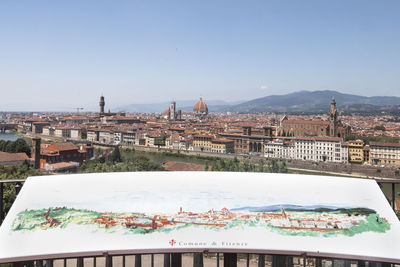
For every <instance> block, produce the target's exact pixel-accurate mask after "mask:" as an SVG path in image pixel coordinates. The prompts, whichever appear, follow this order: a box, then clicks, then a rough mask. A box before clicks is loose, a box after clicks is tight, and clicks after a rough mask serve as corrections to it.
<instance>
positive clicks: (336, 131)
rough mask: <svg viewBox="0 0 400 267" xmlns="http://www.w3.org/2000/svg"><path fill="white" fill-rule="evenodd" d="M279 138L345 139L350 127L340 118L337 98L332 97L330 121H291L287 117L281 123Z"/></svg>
mask: <svg viewBox="0 0 400 267" xmlns="http://www.w3.org/2000/svg"><path fill="white" fill-rule="evenodd" d="M277 133H278V136H288V137H305V136H330V137H341V138H345V137H346V136H347V135H348V134H350V127H349V126H347V125H344V124H343V123H342V122H341V121H340V120H339V118H338V112H337V109H336V101H335V98H334V97H332V102H331V108H330V114H329V120H328V121H323V120H289V119H288V117H287V116H286V115H285V116H284V117H283V118H282V119H281V120H280V123H279V129H278V131H277Z"/></svg>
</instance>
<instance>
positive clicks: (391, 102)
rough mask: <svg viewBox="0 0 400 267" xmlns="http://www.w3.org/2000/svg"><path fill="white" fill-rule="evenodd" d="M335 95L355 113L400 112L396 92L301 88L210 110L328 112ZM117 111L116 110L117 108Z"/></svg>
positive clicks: (157, 109) (154, 109)
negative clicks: (378, 93) (369, 93)
mask: <svg viewBox="0 0 400 267" xmlns="http://www.w3.org/2000/svg"><path fill="white" fill-rule="evenodd" d="M332 96H334V97H335V99H336V104H337V107H338V109H339V111H340V112H343V113H346V112H349V113H352V112H360V113H369V114H374V113H382V112H387V113H396V112H397V113H400V97H395V96H372V97H367V96H360V95H352V94H343V93H340V92H337V91H330V90H325V91H299V92H294V93H290V94H285V95H270V96H266V97H261V98H256V99H253V100H250V101H237V102H226V101H222V100H207V99H205V102H206V104H207V106H208V110H209V112H227V111H230V112H239V113H258V112H277V113H283V112H288V113H327V112H328V111H329V107H330V103H331V100H332ZM197 101H198V99H196V100H176V101H175V102H176V106H177V110H178V109H181V110H182V111H184V112H190V111H192V110H193V106H194V104H195V103H196V102H197ZM169 104H170V102H159V103H149V104H131V105H127V106H122V107H119V108H117V109H115V111H124V112H147V113H161V112H163V111H164V110H166V109H168V107H169ZM113 111H114V110H113Z"/></svg>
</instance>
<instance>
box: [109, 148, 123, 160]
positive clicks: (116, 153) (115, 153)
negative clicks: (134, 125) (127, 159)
mask: <svg viewBox="0 0 400 267" xmlns="http://www.w3.org/2000/svg"><path fill="white" fill-rule="evenodd" d="M110 161H112V162H121V161H122V158H121V152H120V151H119V147H118V146H117V147H115V148H114V150H113V152H112V153H111V156H110Z"/></svg>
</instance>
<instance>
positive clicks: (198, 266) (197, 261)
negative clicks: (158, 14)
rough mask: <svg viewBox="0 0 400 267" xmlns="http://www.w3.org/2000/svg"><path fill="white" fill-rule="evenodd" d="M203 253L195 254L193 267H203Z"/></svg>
mask: <svg viewBox="0 0 400 267" xmlns="http://www.w3.org/2000/svg"><path fill="white" fill-rule="evenodd" d="M203 266H204V264H203V253H194V254H193V267H203Z"/></svg>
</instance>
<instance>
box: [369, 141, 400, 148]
mask: <svg viewBox="0 0 400 267" xmlns="http://www.w3.org/2000/svg"><path fill="white" fill-rule="evenodd" d="M369 145H370V146H384V147H389V146H393V147H400V143H384V142H369Z"/></svg>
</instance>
